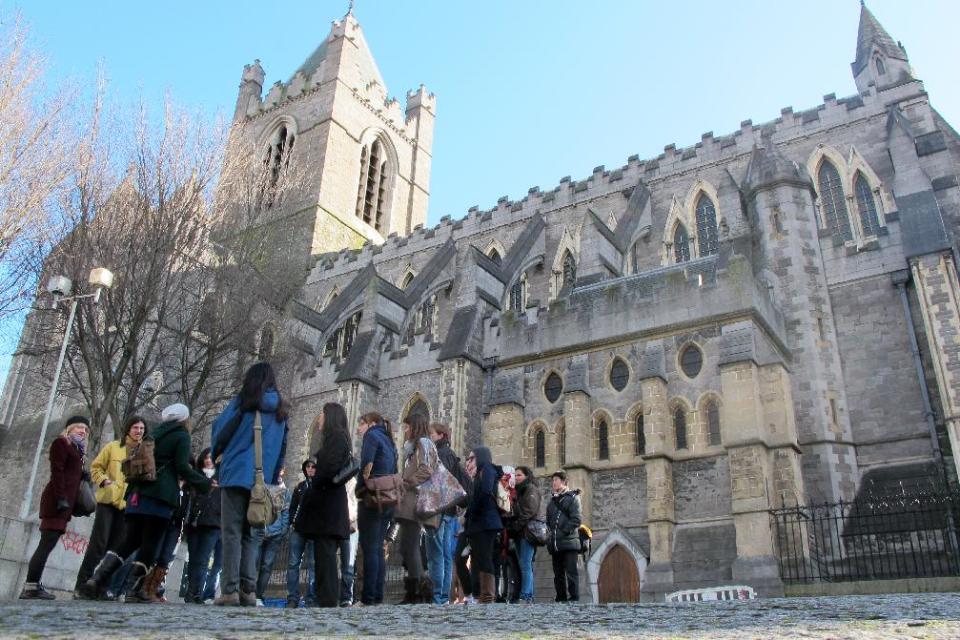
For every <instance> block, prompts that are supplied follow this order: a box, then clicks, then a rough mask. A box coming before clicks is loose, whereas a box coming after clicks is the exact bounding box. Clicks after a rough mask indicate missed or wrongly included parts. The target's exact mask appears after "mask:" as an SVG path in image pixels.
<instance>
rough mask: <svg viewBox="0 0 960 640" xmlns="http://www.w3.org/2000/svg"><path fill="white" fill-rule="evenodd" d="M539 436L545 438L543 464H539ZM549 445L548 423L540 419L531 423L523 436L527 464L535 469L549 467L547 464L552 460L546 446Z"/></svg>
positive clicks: (543, 442)
mask: <svg viewBox="0 0 960 640" xmlns="http://www.w3.org/2000/svg"><path fill="white" fill-rule="evenodd" d="M538 434H542V435H541V436H539V437H542V438H543V441H542V444H543V464H542V465H540V464H537V463H538V462H539V461H538V460H537V455H538V451H537V448H538V443H537V438H538ZM546 443H547V423H546V422H544V421H543V420H540V419H539V418H538V419H536V420H534V421H533V422H531V423H530V424H529V425H528V426H527V429H526V432H525V433H524V436H523V448H524V449H525V454H526V455H523V456H522V457H523V458H524V460H525V461H526V462H529V463H530V466H531V467H533V468H534V469H543V468H546V467H547V463H548V461H549V460H550V454H549V451H548V449H547V446H546Z"/></svg>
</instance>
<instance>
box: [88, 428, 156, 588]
mask: <svg viewBox="0 0 960 640" xmlns="http://www.w3.org/2000/svg"><path fill="white" fill-rule="evenodd" d="M146 430H147V421H146V420H144V419H143V418H141V417H140V416H130V417H129V418H127V420H126V422H124V423H123V435H122V436H120V438H119V439H117V440H111V441H110V442H108V443H107V444H106V445H105V446H104V447H103V449H101V450H100V453H98V454H97V457H96V458H94V459H93V462H91V463H90V475H91V476H92V477H93V478H92V479H93V484H94V486H95V487H96V488H97V511H96V514H95V515H94V520H93V530H92V531H91V532H90V544H89V545H88V546H87V551H86V553H84V554H83V562H81V563H80V571H78V572H77V582H76V584H75V585H74V592H75V595H76V597H78V598H81V599H83V598H84V597H85V595H84V594H83V593H82V592H81V589H80V588H81V587H82V586H83V583H85V582H86V581H87V580H88V579H89V578H90V575H91V574H92V573H93V570H94V569H95V568H96V566H97V564H99V563H100V561H101V560H102V559H103V556H104V555H106V554H107V553H112V552H114V551H115V550H116V548H117V547H118V546H120V542H121V541H122V540H123V532H124V529H123V509H124V507H126V504H127V503H126V500H124V495H126V492H127V482H126V479H125V478H124V477H123V470H122V469H121V468H120V465H121V464H122V463H123V461H124V459H125V458H126V457H127V448H128V447H133V446H136V445H138V444H140V441H141V440H143V434H144V433H145V432H146ZM96 595H100V594H96Z"/></svg>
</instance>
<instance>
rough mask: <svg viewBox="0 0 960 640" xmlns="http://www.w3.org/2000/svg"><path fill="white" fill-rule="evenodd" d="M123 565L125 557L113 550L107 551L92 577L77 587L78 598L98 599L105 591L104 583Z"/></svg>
mask: <svg viewBox="0 0 960 640" xmlns="http://www.w3.org/2000/svg"><path fill="white" fill-rule="evenodd" d="M121 565H123V558H121V557H120V556H118V555H117V554H115V553H114V552H113V551H107V553H106V555H105V556H103V560H101V561H100V564H98V565H97V568H96V569H94V570H93V575H92V576H90V579H89V580H87V581H86V582H84V583H83V584H81V585H80V587H79V588H77V598H78V599H79V600H97V599H99V598H100V596H101V594H102V593H103V587H104V585H105V584H106V583H107V582H108V581H109V580H110V576H112V575H113V572H114V571H116V570H117V569H119V568H120V567H121Z"/></svg>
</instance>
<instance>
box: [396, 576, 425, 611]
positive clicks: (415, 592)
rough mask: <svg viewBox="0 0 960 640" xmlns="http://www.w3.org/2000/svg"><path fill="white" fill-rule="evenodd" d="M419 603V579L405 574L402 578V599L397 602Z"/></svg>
mask: <svg viewBox="0 0 960 640" xmlns="http://www.w3.org/2000/svg"><path fill="white" fill-rule="evenodd" d="M419 603H420V581H419V580H417V579H416V578H411V577H409V576H407V577H406V578H404V579H403V600H401V601H400V602H399V603H398V604H419Z"/></svg>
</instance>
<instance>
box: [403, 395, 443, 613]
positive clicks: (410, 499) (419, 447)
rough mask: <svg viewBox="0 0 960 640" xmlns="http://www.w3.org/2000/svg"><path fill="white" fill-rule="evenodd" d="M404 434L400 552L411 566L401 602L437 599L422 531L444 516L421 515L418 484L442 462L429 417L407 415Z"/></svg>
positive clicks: (434, 525) (434, 524)
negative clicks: (425, 567)
mask: <svg viewBox="0 0 960 640" xmlns="http://www.w3.org/2000/svg"><path fill="white" fill-rule="evenodd" d="M403 436H404V442H403V456H404V463H403V488H404V493H403V499H402V500H401V501H400V504H398V505H397V512H396V516H395V517H396V519H397V521H398V522H399V523H400V554H401V555H402V556H403V564H404V565H405V566H406V567H407V577H406V579H405V580H404V597H403V601H402V602H401V604H417V603H420V602H433V582H432V581H431V580H430V577H429V576H427V575H426V574H425V573H424V571H423V561H422V558H421V556H420V532H421V526H426V527H433V528H434V529H436V527H437V524H438V523H439V521H440V519H439V517H438V516H431V517H429V518H426V519H424V520H421V519H420V518H418V517H417V488H418V487H419V486H420V485H421V484H423V483H424V482H426V481H427V480H429V479H430V476H432V475H433V473H434V471H436V470H437V465H438V464H439V463H440V462H439V458H438V457H437V450H436V447H435V446H434V444H433V440H431V439H430V429H429V425H428V423H427V419H426V417H424V416H422V415H420V414H418V413H414V414H411V415H408V416H407V417H406V418H404V419H403Z"/></svg>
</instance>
